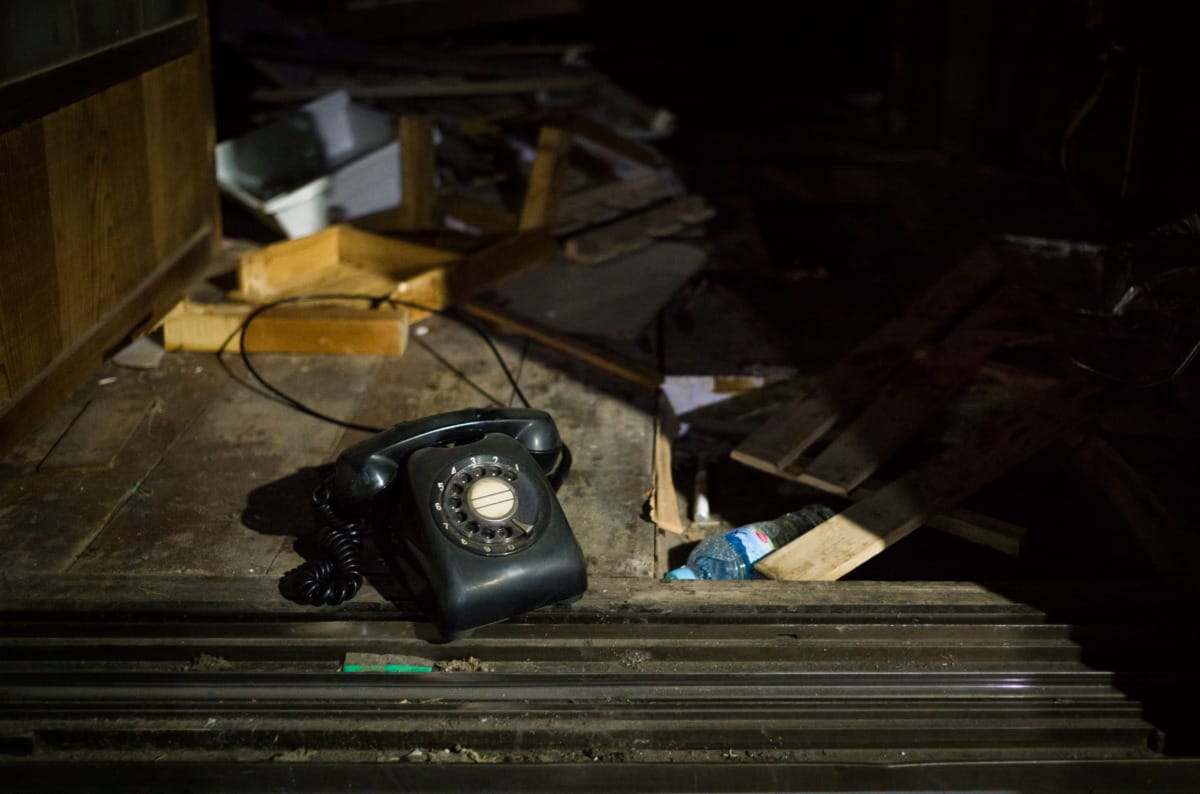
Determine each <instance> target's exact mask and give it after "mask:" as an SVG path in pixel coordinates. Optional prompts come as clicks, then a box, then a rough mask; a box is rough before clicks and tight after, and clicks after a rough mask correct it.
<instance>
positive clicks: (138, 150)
mask: <svg viewBox="0 0 1200 794" xmlns="http://www.w3.org/2000/svg"><path fill="white" fill-rule="evenodd" d="M192 8H194V9H195V10H196V14H197V16H195V17H193V18H192V19H191V20H190V21H186V22H185V23H181V24H182V25H183V27H185V28H187V30H188V31H190V33H189V34H188V39H187V40H189V41H191V42H192V47H191V49H190V51H185V52H186V53H187V54H184V55H182V56H180V55H179V54H178V53H175V52H174V51H173V50H171V49H170V48H167V49H162V48H158V49H154V48H150V49H146V48H140V49H139V48H138V47H136V46H134V45H136V44H137V43H138V42H137V41H135V42H134V43H133V45H130V47H131V50H130V51H131V53H132V54H131V55H130V57H133V56H134V55H136V56H137V57H138V58H143V59H148V60H145V62H143V63H142V65H141V66H140V67H138V68H137V70H136V71H134V72H133V73H132V76H130V68H129V64H128V63H124V62H123V63H122V64H120V66H121V68H119V69H115V70H114V71H113V73H112V74H111V75H110V76H109V78H108V81H107V82H105V81H102V78H101V77H96V81H100V82H99V86H100V87H101V90H97V91H92V92H89V93H87V94H86V95H85V96H84V98H82V99H79V100H78V101H74V102H73V103H72V104H66V105H65V106H64V107H61V109H58V110H55V111H53V112H50V113H48V114H47V115H45V116H43V117H41V118H38V119H35V120H32V121H28V122H26V123H24V124H20V125H19V126H15V127H12V128H11V129H8V130H6V131H5V132H3V133H0V449H3V448H4V447H5V446H7V445H9V444H11V443H12V442H13V441H14V440H15V439H16V438H19V437H20V435H21V434H23V433H26V432H29V431H30V430H32V429H33V428H34V427H35V426H36V423H37V421H38V420H40V419H41V418H42V417H43V416H44V415H46V414H47V413H48V412H49V411H50V410H51V409H52V408H53V407H54V405H55V404H56V403H57V402H58V401H60V400H62V399H65V397H66V396H67V395H68V394H69V393H70V391H71V390H72V389H73V388H75V387H76V386H78V385H79V384H80V383H82V382H83V381H84V380H85V379H86V378H87V377H88V376H89V375H90V374H91V372H92V371H94V369H95V368H96V367H97V366H99V364H100V363H101V361H102V358H103V355H104V354H105V353H106V352H110V351H111V349H112V348H113V346H115V345H119V344H120V343H121V341H122V340H123V339H124V338H127V337H129V336H130V335H132V334H137V333H144V332H145V331H147V330H149V326H150V321H151V320H156V319H158V318H160V317H161V316H162V315H163V314H165V313H166V311H167V310H169V309H170V307H171V306H172V305H173V304H174V302H175V300H177V298H178V295H179V294H180V292H181V290H182V288H183V286H184V284H185V282H186V280H187V278H188V276H189V274H191V273H194V272H196V271H197V270H198V269H199V268H201V267H203V266H204V264H205V263H206V261H207V258H208V254H209V252H210V250H211V247H212V245H214V244H215V243H216V241H218V240H219V239H220V231H219V228H220V221H219V214H218V204H217V190H216V174H215V171H214V166H213V146H214V129H213V110H212V89H211V86H210V77H209V74H210V71H209V61H208V52H207V41H208V38H207V24H206V19H205V16H204V5H203V3H202V2H195V3H194V4H193V5H192ZM182 40H183V39H181V41H182ZM177 43H178V42H177ZM155 58H158V59H157V60H155ZM70 68H74V67H73V65H72V64H67V65H65V66H63V67H62V69H70ZM39 74H40V73H39ZM30 79H34V78H30ZM38 79H41V78H40V77H39V78H38ZM51 82H53V81H51ZM21 85H23V84H21ZM105 86H107V87H105ZM18 87H19V86H18ZM74 98H75V97H74V96H72V97H71V98H70V99H68V100H67V101H71V100H73V99H74ZM60 104H62V103H60ZM51 105H52V106H54V107H58V106H59V105H57V104H54V103H51Z"/></svg>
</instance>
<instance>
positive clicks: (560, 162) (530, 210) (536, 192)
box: [518, 127, 571, 231]
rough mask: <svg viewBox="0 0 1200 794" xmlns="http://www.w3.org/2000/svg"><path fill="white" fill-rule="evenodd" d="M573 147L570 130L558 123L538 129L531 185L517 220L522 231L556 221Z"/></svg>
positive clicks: (526, 192) (526, 191)
mask: <svg viewBox="0 0 1200 794" xmlns="http://www.w3.org/2000/svg"><path fill="white" fill-rule="evenodd" d="M570 148H571V135H570V133H567V132H565V131H563V130H560V129H557V128H555V127H542V128H541V130H540V131H539V132H538V141H537V156H536V158H534V161H533V167H532V168H531V169H530V172H529V186H528V187H527V188H526V190H525V203H524V204H523V206H522V207H521V219H520V221H519V223H518V228H520V229H521V230H522V231H527V230H530V229H544V228H548V227H551V226H553V225H554V220H555V218H556V217H557V211H558V201H559V195H560V194H561V193H562V186H563V180H564V179H565V178H566V175H567V152H568V151H569V150H570Z"/></svg>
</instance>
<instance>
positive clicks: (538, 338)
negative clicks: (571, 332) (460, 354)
mask: <svg viewBox="0 0 1200 794" xmlns="http://www.w3.org/2000/svg"><path fill="white" fill-rule="evenodd" d="M461 308H462V310H463V311H465V312H467V313H468V314H470V315H473V316H475V317H479V318H481V319H484V320H487V321H488V322H490V323H493V324H495V325H496V326H497V327H498V328H500V330H502V331H505V332H507V333H514V334H521V335H522V336H527V337H529V338H530V339H532V340H533V341H535V342H538V343H540V344H543V345H545V346H547V347H550V348H554V349H555V350H559V351H561V352H563V353H566V354H568V355H569V356H571V357H572V358H577V359H579V360H580V361H583V362H586V363H588V364H591V365H592V366H594V367H597V368H599V369H602V370H604V371H605V372H609V373H611V374H613V375H616V376H617V377H619V378H621V379H623V380H627V381H629V382H630V383H634V384H636V385H638V386H641V387H642V388H645V389H657V388H658V387H659V386H661V385H662V374H661V373H659V372H657V371H655V370H652V369H650V368H649V367H645V366H643V365H641V364H638V363H637V362H634V361H628V360H626V359H625V358H624V357H623V356H620V355H618V354H615V353H612V352H609V351H607V350H601V349H599V348H595V347H593V346H591V345H588V344H586V343H584V342H581V341H579V340H576V339H568V338H567V337H564V336H562V335H560V334H556V333H553V332H551V331H547V330H545V329H543V328H541V327H539V326H537V325H535V324H534V323H531V322H529V321H528V320H524V319H518V318H515V317H512V316H510V315H508V314H506V313H504V312H503V311H500V310H498V309H495V308H493V307H490V306H483V305H481V304H478V303H467V304H464V305H463V306H462V307H461Z"/></svg>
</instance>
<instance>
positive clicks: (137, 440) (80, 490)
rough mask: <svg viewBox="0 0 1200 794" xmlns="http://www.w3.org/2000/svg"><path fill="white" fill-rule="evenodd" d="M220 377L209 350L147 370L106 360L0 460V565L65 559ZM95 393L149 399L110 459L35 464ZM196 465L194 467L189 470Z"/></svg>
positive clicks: (24, 566)
mask: <svg viewBox="0 0 1200 794" xmlns="http://www.w3.org/2000/svg"><path fill="white" fill-rule="evenodd" d="M109 379H115V380H112V381H111V382H109ZM225 381H226V376H225V374H224V373H223V372H222V370H221V369H220V367H219V366H218V365H217V363H216V361H215V360H214V359H213V358H212V357H211V356H205V357H199V356H180V357H176V358H170V357H168V358H167V359H164V361H163V364H162V366H161V367H160V368H159V369H157V370H153V371H145V372H133V371H131V370H122V369H120V368H118V367H115V366H113V365H111V364H110V365H108V366H107V367H105V368H104V369H103V370H101V372H100V373H99V374H98V375H97V377H96V378H93V379H92V381H90V382H89V383H88V384H87V385H85V386H84V387H83V388H81V389H80V390H78V392H77V393H76V394H75V395H73V396H72V397H71V399H69V400H68V401H67V402H66V403H64V404H63V405H62V406H60V408H59V410H58V411H57V412H56V413H55V414H54V415H52V416H51V417H50V418H49V419H48V420H47V421H46V422H45V423H44V425H43V426H42V427H41V428H39V429H38V430H35V431H34V432H33V433H32V434H31V435H30V436H29V437H27V438H26V440H25V442H24V443H23V444H22V445H21V446H20V447H19V448H17V449H15V450H13V452H12V454H11V455H9V456H8V457H7V458H5V463H4V464H3V465H2V466H0V537H2V538H3V543H0V566H2V567H3V568H4V569H5V570H10V571H11V570H22V571H33V570H36V571H62V570H65V569H67V568H68V567H70V566H71V564H72V563H73V562H74V561H75V559H76V557H78V556H79V554H80V553H82V552H83V550H84V549H85V548H86V547H87V546H88V545H89V544H90V543H91V542H92V540H93V539H94V538H95V537H96V535H97V534H98V533H99V532H100V531H101V530H102V529H103V528H104V526H105V525H106V523H107V522H108V521H109V520H110V518H111V517H112V515H113V514H114V512H115V511H117V509H118V508H119V507H120V506H121V505H122V504H124V503H125V501H126V500H128V499H130V498H131V496H132V495H133V494H134V493H135V492H138V490H139V486H140V485H141V484H142V483H143V482H144V481H145V480H146V479H147V477H148V476H149V475H150V473H151V472H152V471H153V470H154V469H155V467H156V465H157V464H158V462H159V461H160V460H161V459H162V457H163V455H164V453H165V452H166V451H167V450H168V449H170V448H171V447H172V445H173V444H174V443H175V442H176V440H177V439H178V438H179V436H180V434H181V433H183V432H184V431H185V429H186V428H187V427H188V426H189V425H190V424H191V423H192V421H193V419H194V418H195V417H196V416H197V414H199V412H200V411H201V410H203V408H204V407H205V405H207V404H208V402H209V401H210V400H211V399H212V398H213V396H214V395H215V394H216V392H217V391H218V390H219V389H220V387H221V385H222V384H223V383H225ZM102 382H103V383H104V384H105V385H100V384H101V383H102ZM102 396H103V399H106V400H119V399H120V398H126V399H134V398H146V399H148V400H149V401H150V402H151V408H150V409H149V411H147V414H146V416H145V417H144V418H143V419H142V420H141V421H140V422H139V423H138V425H137V427H136V428H134V430H133V433H132V435H131V436H130V437H129V440H128V441H127V442H126V443H125V445H124V446H123V448H122V449H121V451H120V452H119V453H118V454H117V455H116V458H115V460H114V463H113V466H112V467H111V468H108V469H101V470H96V471H86V472H80V471H73V470H65V469H46V470H43V471H38V470H37V466H38V464H39V463H40V462H41V460H42V459H43V458H44V457H45V456H46V455H47V454H48V453H49V452H50V451H51V449H52V448H53V447H54V445H55V444H56V442H57V441H58V438H59V437H60V436H62V435H63V434H64V433H65V432H67V430H68V428H69V427H70V425H71V423H72V422H73V421H74V420H75V419H76V418H77V417H78V416H79V415H80V414H81V413H82V412H83V411H84V410H85V408H86V407H87V406H88V405H89V404H92V403H93V402H95V403H98V402H99V401H100V400H101V398H102ZM180 454H187V452H186V451H184V452H181V453H180ZM199 472H200V470H199V467H197V468H196V469H195V470H193V473H192V476H193V477H195V476H197V475H198V474H199Z"/></svg>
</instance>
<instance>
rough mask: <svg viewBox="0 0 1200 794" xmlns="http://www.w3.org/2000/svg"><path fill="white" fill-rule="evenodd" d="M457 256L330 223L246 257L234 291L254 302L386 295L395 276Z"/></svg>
mask: <svg viewBox="0 0 1200 794" xmlns="http://www.w3.org/2000/svg"><path fill="white" fill-rule="evenodd" d="M457 257H458V255H457V254H455V253H452V252H450V251H442V250H440V249H438V248H430V247H429V246H425V245H418V244H417V243H410V242H408V241H406V240H397V239H394V238H392V237H385V236H384V235H381V234H374V233H372V232H367V231H363V230H362V229H355V228H354V227H352V226H346V225H341V226H331V227H329V228H328V229H323V230H322V231H319V232H317V233H316V234H312V235H309V236H307V237H301V238H299V239H296V240H284V241H283V242H279V243H274V244H272V245H268V246H266V247H264V248H260V249H258V250H257V251H251V252H249V253H247V254H245V255H243V256H242V257H241V259H240V260H239V262H238V289H237V292H236V293H235V294H236V297H237V299H238V300H242V301H246V302H250V303H267V302H269V301H273V300H278V299H279V298H282V297H288V296H292V295H300V294H310V293H325V292H352V293H367V294H372V295H385V294H387V293H388V292H390V291H391V290H392V289H393V288H394V285H395V281H396V280H398V279H400V278H404V277H406V276H410V275H412V274H414V273H419V272H421V271H423V270H425V269H427V268H429V267H430V266H432V265H438V264H443V263H446V262H450V261H453V260H455V259H456V258H457Z"/></svg>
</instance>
